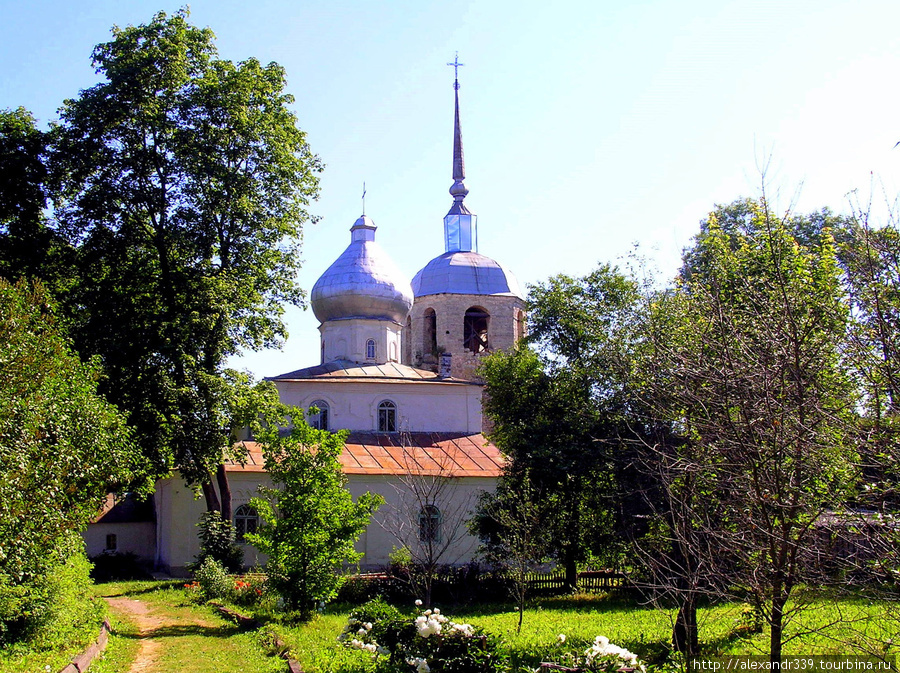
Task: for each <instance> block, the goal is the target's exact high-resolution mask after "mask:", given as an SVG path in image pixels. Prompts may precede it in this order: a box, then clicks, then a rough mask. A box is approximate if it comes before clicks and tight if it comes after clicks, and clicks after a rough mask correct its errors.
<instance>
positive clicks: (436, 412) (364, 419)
mask: <svg viewBox="0 0 900 673" xmlns="http://www.w3.org/2000/svg"><path fill="white" fill-rule="evenodd" d="M275 385H276V386H277V387H278V393H279V396H280V397H281V401H282V402H284V403H285V404H289V405H291V406H297V407H302V408H304V409H308V408H309V407H310V405H312V403H313V402H315V401H316V400H324V401H325V402H327V403H328V406H329V430H339V429H346V430H353V431H358V432H376V431H377V430H378V405H379V404H380V403H381V402H383V401H384V400H391V401H392V402H394V404H396V405H397V425H398V429H399V430H401V431H405V432H461V433H466V434H474V433H479V432H481V387H480V386H477V385H472V384H468V383H452V382H443V381H441V382H431V381H399V382H386V381H377V382H368V381H362V382H357V381H346V380H340V379H332V380H323V379H309V380H302V381H276V382H275Z"/></svg>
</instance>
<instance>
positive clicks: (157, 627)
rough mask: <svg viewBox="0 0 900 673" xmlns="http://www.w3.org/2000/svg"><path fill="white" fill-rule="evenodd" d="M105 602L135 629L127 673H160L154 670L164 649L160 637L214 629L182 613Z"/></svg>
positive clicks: (120, 599)
mask: <svg viewBox="0 0 900 673" xmlns="http://www.w3.org/2000/svg"><path fill="white" fill-rule="evenodd" d="M106 602H107V603H109V606H110V607H111V608H112V609H113V610H114V611H115V612H116V613H118V614H119V615H121V616H123V617H124V618H126V619H127V620H129V621H131V622H133V623H134V624H135V626H137V630H138V651H137V655H136V656H135V658H134V661H133V662H132V664H131V668H129V669H128V673H154V672H156V671H160V670H161V669H159V668H158V667H157V664H158V663H159V660H160V655H161V654H162V651H163V650H164V649H165V645H164V641H163V640H162V638H161V636H166V635H171V634H172V633H174V632H179V631H183V630H184V629H186V628H191V627H200V628H215V625H214V624H212V623H211V622H209V621H207V620H205V619H203V618H202V617H197V616H196V615H191V614H190V613H187V612H184V611H180V612H177V613H173V612H172V611H171V610H161V609H160V608H159V607H156V606H151V605H148V604H147V603H146V602H144V601H141V600H137V599H135V598H129V597H127V596H117V597H112V598H106Z"/></svg>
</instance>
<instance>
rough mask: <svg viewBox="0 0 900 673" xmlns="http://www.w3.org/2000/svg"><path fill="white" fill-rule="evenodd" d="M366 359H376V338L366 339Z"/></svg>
mask: <svg viewBox="0 0 900 673" xmlns="http://www.w3.org/2000/svg"><path fill="white" fill-rule="evenodd" d="M366 359H367V360H374V359H375V339H369V340H368V341H366Z"/></svg>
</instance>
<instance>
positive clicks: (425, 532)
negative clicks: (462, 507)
mask: <svg viewBox="0 0 900 673" xmlns="http://www.w3.org/2000/svg"><path fill="white" fill-rule="evenodd" d="M419 541H420V542H440V541H441V510H439V509H438V508H437V505H425V506H424V507H423V508H422V510H421V511H420V512H419Z"/></svg>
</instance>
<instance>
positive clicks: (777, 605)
mask: <svg viewBox="0 0 900 673" xmlns="http://www.w3.org/2000/svg"><path fill="white" fill-rule="evenodd" d="M773 593H775V598H773V599H772V619H771V621H770V623H769V626H770V627H771V633H770V636H769V661H770V662H772V664H773V665H774V664H775V663H776V662H781V640H782V636H783V635H784V604H785V603H786V600H785V599H783V598H782V597H781V590H780V587H779V588H778V591H777V593H776V592H773ZM773 670H777V669H776V668H773Z"/></svg>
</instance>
